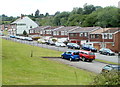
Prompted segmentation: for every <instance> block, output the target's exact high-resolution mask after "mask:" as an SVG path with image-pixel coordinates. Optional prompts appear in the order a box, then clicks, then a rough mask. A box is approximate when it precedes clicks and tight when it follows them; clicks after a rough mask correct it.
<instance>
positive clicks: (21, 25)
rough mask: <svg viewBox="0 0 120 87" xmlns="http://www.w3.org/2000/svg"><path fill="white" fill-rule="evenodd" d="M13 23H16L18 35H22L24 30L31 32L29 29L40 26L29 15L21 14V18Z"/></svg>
mask: <svg viewBox="0 0 120 87" xmlns="http://www.w3.org/2000/svg"><path fill="white" fill-rule="evenodd" d="M11 24H15V25H16V34H17V35H22V34H23V31H24V30H25V31H26V32H27V33H28V34H29V29H31V28H36V27H38V24H37V23H35V22H34V21H33V20H31V19H30V18H29V17H27V16H24V17H23V16H21V17H20V18H19V19H17V20H16V21H14V22H12V23H11Z"/></svg>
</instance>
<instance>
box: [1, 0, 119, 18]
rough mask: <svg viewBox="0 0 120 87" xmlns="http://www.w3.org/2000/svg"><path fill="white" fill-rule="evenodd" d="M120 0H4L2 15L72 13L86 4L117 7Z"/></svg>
mask: <svg viewBox="0 0 120 87" xmlns="http://www.w3.org/2000/svg"><path fill="white" fill-rule="evenodd" d="M119 1H120V0H2V3H1V4H0V14H5V15H7V16H20V15H21V14H31V13H35V11H36V10H37V9H39V10H40V13H42V14H45V13H46V12H48V13H49V14H54V13H55V12H57V11H60V12H63V11H72V9H73V7H83V5H84V4H85V3H88V4H93V5H94V6H102V7H106V6H116V7H118V2H119Z"/></svg>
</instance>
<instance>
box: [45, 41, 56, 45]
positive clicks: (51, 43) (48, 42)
mask: <svg viewBox="0 0 120 87" xmlns="http://www.w3.org/2000/svg"><path fill="white" fill-rule="evenodd" d="M46 44H47V45H55V42H54V41H52V40H48V41H46Z"/></svg>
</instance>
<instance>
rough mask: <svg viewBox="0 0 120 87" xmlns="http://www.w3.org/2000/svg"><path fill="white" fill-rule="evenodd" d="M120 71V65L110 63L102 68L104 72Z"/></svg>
mask: <svg viewBox="0 0 120 87" xmlns="http://www.w3.org/2000/svg"><path fill="white" fill-rule="evenodd" d="M110 71H120V65H113V64H109V65H106V66H104V67H103V68H102V72H110Z"/></svg>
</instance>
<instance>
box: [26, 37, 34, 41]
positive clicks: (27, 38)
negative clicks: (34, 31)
mask: <svg viewBox="0 0 120 87" xmlns="http://www.w3.org/2000/svg"><path fill="white" fill-rule="evenodd" d="M25 40H28V41H33V39H32V38H31V37H25Z"/></svg>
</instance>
